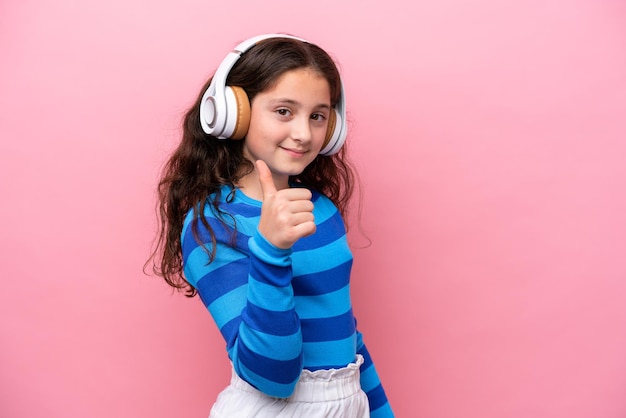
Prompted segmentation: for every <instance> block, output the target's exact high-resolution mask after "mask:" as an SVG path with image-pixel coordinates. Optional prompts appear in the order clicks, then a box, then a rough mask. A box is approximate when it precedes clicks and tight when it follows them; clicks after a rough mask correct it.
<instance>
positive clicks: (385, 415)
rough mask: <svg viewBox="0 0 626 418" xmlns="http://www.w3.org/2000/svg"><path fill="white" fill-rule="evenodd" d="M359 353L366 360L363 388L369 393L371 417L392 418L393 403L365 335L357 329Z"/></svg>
mask: <svg viewBox="0 0 626 418" xmlns="http://www.w3.org/2000/svg"><path fill="white" fill-rule="evenodd" d="M357 353H358V354H361V355H362V356H363V359H364V360H365V361H364V362H363V364H362V365H361V388H362V389H363V391H364V392H365V393H366V395H367V399H368V401H369V405H370V417H372V418H390V417H393V416H394V414H393V411H392V410H391V405H390V404H389V401H388V400H387V395H386V394H385V390H384V389H383V385H382V383H381V382H380V378H379V377H378V372H377V371H376V367H375V366H374V363H373V361H372V356H371V355H370V353H369V351H367V347H366V346H365V344H364V343H363V335H362V334H361V333H360V332H359V331H357Z"/></svg>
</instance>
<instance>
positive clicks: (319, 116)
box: [311, 113, 326, 121]
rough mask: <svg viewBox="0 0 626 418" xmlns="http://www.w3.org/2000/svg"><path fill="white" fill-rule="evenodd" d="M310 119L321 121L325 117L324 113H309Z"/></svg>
mask: <svg viewBox="0 0 626 418" xmlns="http://www.w3.org/2000/svg"><path fill="white" fill-rule="evenodd" d="M311 119H313V120H316V121H323V120H325V119H326V115H324V114H323V113H313V114H312V115H311Z"/></svg>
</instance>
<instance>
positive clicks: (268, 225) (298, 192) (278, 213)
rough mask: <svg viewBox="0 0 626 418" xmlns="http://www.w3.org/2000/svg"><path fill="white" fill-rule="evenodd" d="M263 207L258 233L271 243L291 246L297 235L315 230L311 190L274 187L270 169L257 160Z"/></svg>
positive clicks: (297, 237)
mask: <svg viewBox="0 0 626 418" xmlns="http://www.w3.org/2000/svg"><path fill="white" fill-rule="evenodd" d="M256 169H257V172H258V174H259V183H261V190H262V192H263V206H262V207H261V220H260V221H259V232H260V233H261V234H262V235H263V236H264V237H265V239H267V240H268V241H269V242H270V243H272V244H273V245H274V246H276V247H278V248H282V249H287V248H291V247H292V246H293V244H295V242H296V241H298V240H299V239H300V238H303V237H306V236H309V235H312V234H313V233H314V232H315V219H314V217H313V202H311V197H312V195H311V192H310V191H309V190H307V189H303V188H293V189H292V188H287V189H283V190H276V185H275V184H274V179H273V178H272V172H271V171H270V169H269V167H268V166H267V164H265V162H264V161H261V160H258V161H257V162H256Z"/></svg>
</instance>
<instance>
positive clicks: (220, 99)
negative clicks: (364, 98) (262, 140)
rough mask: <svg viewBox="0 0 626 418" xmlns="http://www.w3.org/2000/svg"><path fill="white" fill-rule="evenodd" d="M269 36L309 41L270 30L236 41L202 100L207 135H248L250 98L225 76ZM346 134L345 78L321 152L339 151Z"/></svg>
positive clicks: (228, 136)
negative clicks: (244, 55)
mask: <svg viewBox="0 0 626 418" xmlns="http://www.w3.org/2000/svg"><path fill="white" fill-rule="evenodd" d="M270 38H288V39H296V40H298V41H301V42H306V43H310V42H308V41H305V40H304V39H301V38H297V37H295V36H290V35H282V34H267V35H259V36H255V37H254V38H250V39H248V40H246V41H243V42H242V43H240V44H239V45H237V46H236V47H235V49H234V50H233V51H232V52H230V53H229V54H228V55H227V56H226V58H224V60H223V61H222V63H221V64H220V66H219V67H218V68H217V71H215V75H214V76H213V79H212V80H211V84H210V85H209V87H208V88H207V90H206V91H205V92H204V95H203V96H202V101H201V102H200V124H201V125H202V130H203V131H204V132H205V133H207V134H208V135H212V136H214V137H217V138H219V139H242V138H244V137H245V136H246V133H247V132H248V127H249V126H250V100H248V96H247V95H246V92H245V91H244V90H243V89H242V88H241V87H237V86H227V85H226V77H228V73H229V72H230V70H231V69H232V68H233V66H234V65H235V63H236V62H237V60H238V59H239V58H240V57H241V56H242V55H243V53H244V52H246V51H247V50H249V49H250V48H252V47H253V46H255V45H256V44H257V43H259V42H260V41H263V40H265V39H270ZM347 134H348V126H347V123H346V104H345V96H344V88H343V82H341V94H340V96H339V100H338V102H337V105H336V106H335V109H334V112H331V114H330V117H329V118H328V129H327V131H326V139H325V142H324V145H323V146H322V150H321V151H320V154H322V155H333V154H335V153H337V152H338V151H339V150H340V149H341V146H342V145H343V143H344V142H345V141H346V136H347Z"/></svg>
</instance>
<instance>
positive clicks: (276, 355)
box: [182, 186, 393, 417]
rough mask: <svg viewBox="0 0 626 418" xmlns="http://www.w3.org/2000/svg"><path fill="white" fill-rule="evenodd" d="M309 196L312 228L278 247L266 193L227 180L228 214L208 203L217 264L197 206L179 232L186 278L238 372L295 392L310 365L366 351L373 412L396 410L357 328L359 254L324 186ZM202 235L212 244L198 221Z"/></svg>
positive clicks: (278, 391) (275, 389)
mask: <svg viewBox="0 0 626 418" xmlns="http://www.w3.org/2000/svg"><path fill="white" fill-rule="evenodd" d="M228 196H229V198H228V199H227V197H228ZM212 198H213V196H209V199H208V200H207V201H211V200H212ZM312 201H313V203H314V210H313V215H314V216H315V223H316V226H317V229H316V232H315V234H313V235H311V236H308V237H305V238H301V239H300V240H298V241H297V242H296V243H295V244H294V246H293V247H292V248H290V249H280V248H277V247H275V246H273V245H272V244H271V243H269V242H268V241H267V240H266V239H265V238H264V237H263V236H262V235H261V234H260V233H259V232H258V230H257V226H258V223H259V219H260V215H261V202H259V201H257V200H253V199H251V198H249V197H247V196H246V195H245V194H243V193H242V192H241V191H239V190H236V191H234V192H233V191H232V189H231V188H230V187H228V186H224V187H223V188H222V191H221V198H220V204H219V209H220V211H221V212H223V213H225V215H223V216H222V217H220V216H218V215H217V211H216V209H215V208H214V207H213V206H212V205H210V204H205V205H204V207H203V208H202V210H203V211H204V215H205V217H206V219H207V221H208V223H209V225H210V226H211V228H212V229H213V231H214V233H215V236H216V242H217V244H216V245H217V246H216V257H215V259H214V260H213V261H212V262H211V263H209V262H208V261H209V259H208V254H207V252H206V251H205V250H204V249H203V248H202V247H201V246H200V245H199V244H198V242H197V240H196V239H195V238H194V236H193V233H192V228H191V224H192V222H193V218H194V216H193V211H190V212H189V213H188V214H187V217H186V219H185V222H184V226H183V232H182V249H183V265H184V274H185V278H186V279H187V281H189V283H190V284H191V285H192V286H194V287H195V288H196V289H197V291H198V294H199V295H200V298H201V299H202V301H203V302H204V304H205V305H206V307H207V308H208V310H209V311H210V313H211V315H212V316H213V319H214V320H215V323H216V324H217V326H218V328H219V329H220V332H221V333H222V335H223V337H224V339H225V340H226V348H227V351H228V356H229V358H230V359H231V361H232V363H233V366H234V368H235V371H236V372H237V374H238V375H239V376H240V377H241V378H242V379H244V380H245V381H247V382H248V383H250V384H251V385H252V386H254V387H256V388H257V389H258V390H260V391H262V392H264V393H266V394H267V395H269V396H275V397H288V396H289V395H290V394H291V393H292V392H293V390H294V387H295V385H296V382H297V381H298V378H299V376H300V373H301V371H302V369H303V368H305V369H308V370H311V371H314V370H320V369H330V368H341V367H345V366H346V365H347V364H348V363H352V362H354V361H355V359H356V354H357V353H359V354H361V355H363V357H364V358H365V363H364V364H363V365H362V366H361V386H362V388H363V390H364V391H365V392H366V394H367V396H368V399H369V403H370V410H371V416H372V417H390V416H393V413H392V412H391V408H390V406H389V403H388V401H387V397H386V395H385V392H384V390H383V388H382V385H381V383H380V380H379V377H378V374H377V373H376V370H375V368H374V365H373V363H372V360H371V357H370V355H369V353H368V351H367V349H366V347H365V345H364V344H363V341H362V335H361V333H360V332H359V331H358V330H357V329H356V320H355V319H354V316H353V313H352V304H351V301H350V270H351V267H352V254H351V252H350V249H349V247H348V243H347V240H346V231H345V226H344V223H343V220H342V218H341V214H340V213H339V211H338V210H337V208H336V207H335V205H334V204H333V203H332V202H331V201H330V200H329V199H328V198H326V197H325V196H323V195H321V194H319V193H316V192H313V197H312ZM233 227H235V228H233ZM234 231H236V232H235V233H234V234H233V232H234ZM198 235H199V236H198V238H199V240H200V241H201V242H202V243H204V245H205V246H206V247H207V248H208V249H211V248H212V244H211V238H210V235H209V233H208V231H207V229H206V227H204V226H203V225H202V222H200V221H198Z"/></svg>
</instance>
